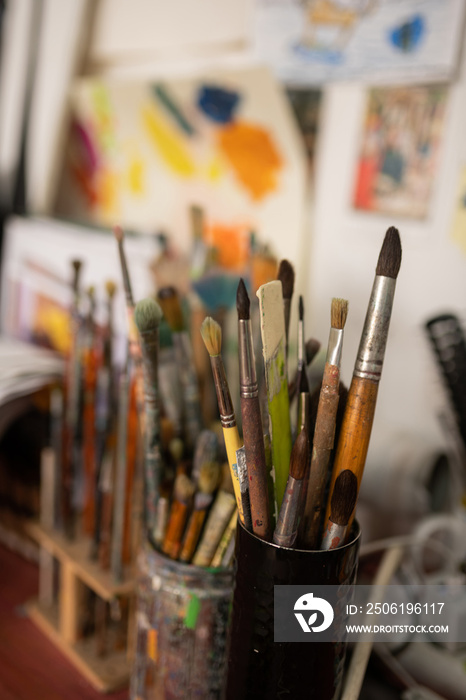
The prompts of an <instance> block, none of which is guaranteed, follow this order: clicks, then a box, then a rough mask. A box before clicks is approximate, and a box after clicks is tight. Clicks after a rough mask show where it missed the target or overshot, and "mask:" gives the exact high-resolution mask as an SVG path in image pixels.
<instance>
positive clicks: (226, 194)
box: [57, 68, 305, 250]
mask: <svg viewBox="0 0 466 700" xmlns="http://www.w3.org/2000/svg"><path fill="white" fill-rule="evenodd" d="M72 106H73V129H72V133H71V137H70V142H69V147H68V155H67V159H66V168H65V172H64V176H63V178H62V186H61V191H60V192H59V194H58V204H57V209H58V212H57V213H59V214H60V215H63V216H67V218H72V219H78V220H79V221H81V222H85V223H93V224H98V225H103V226H112V225H114V224H115V223H119V224H121V225H122V226H124V227H128V228H132V229H134V230H141V231H144V232H159V231H164V232H166V233H168V234H169V235H170V236H174V237H175V238H176V239H178V241H180V242H181V244H182V245H183V243H186V242H187V240H188V237H189V231H188V228H189V225H188V214H187V212H188V208H189V205H190V204H192V203H196V204H199V205H200V206H202V207H203V208H204V210H205V212H206V216H207V220H208V224H209V230H210V231H212V232H215V231H218V230H225V231H227V230H232V229H235V230H241V231H243V230H244V229H246V230H247V231H248V232H250V231H252V230H254V231H256V232H257V231H259V232H260V233H261V235H262V232H263V235H264V236H266V237H267V240H270V239H271V241H272V243H273V242H274V241H278V249H279V250H280V247H281V248H284V247H285V246H284V242H283V226H284V225H285V224H286V225H287V227H288V232H287V235H288V237H289V242H290V241H291V243H290V245H293V244H292V241H293V239H296V243H297V239H298V237H299V223H298V219H299V217H300V215H301V204H302V196H303V191H304V182H305V153H304V149H303V147H302V143H301V142H300V139H299V134H298V130H297V127H296V123H295V121H294V119H293V114H292V111H291V109H290V106H289V103H288V101H287V99H286V96H285V94H284V93H283V91H282V89H281V88H280V86H279V85H278V84H277V82H276V81H275V79H274V78H273V77H272V75H271V74H270V72H269V71H268V70H267V69H265V68H248V69H243V70H241V71H229V72H225V71H224V72H223V73H221V74H220V73H219V74H210V75H205V76H199V77H196V78H194V77H191V78H189V79H188V78H183V79H181V78H177V79H174V78H171V79H170V80H154V81H146V82H141V81H139V82H138V81H128V80H125V81H123V80H116V79H107V80H102V79H99V80H97V79H85V80H82V81H80V82H79V83H78V84H77V85H76V86H75V89H74V90H73V95H72ZM280 229H281V230H280ZM212 235H213V234H212Z"/></svg>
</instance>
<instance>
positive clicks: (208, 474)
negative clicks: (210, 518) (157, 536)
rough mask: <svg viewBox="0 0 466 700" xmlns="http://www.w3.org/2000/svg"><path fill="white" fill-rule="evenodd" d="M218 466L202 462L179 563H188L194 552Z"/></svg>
mask: <svg viewBox="0 0 466 700" xmlns="http://www.w3.org/2000/svg"><path fill="white" fill-rule="evenodd" d="M219 472H220V465H219V464H218V462H210V463H209V462H204V464H203V465H202V467H201V469H200V472H199V481H198V485H197V486H198V491H197V493H196V495H195V496H194V509H193V512H192V513H191V516H190V518H189V522H188V525H187V527H186V532H185V534H184V538H183V545H182V547H181V552H180V561H184V562H190V561H191V559H192V557H193V555H194V552H195V550H196V547H197V544H198V542H199V538H200V536H201V532H202V528H203V525H204V522H205V519H206V516H207V512H208V510H209V508H210V506H211V504H212V501H213V500H214V492H215V490H216V488H217V486H218V479H219Z"/></svg>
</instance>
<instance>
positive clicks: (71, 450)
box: [62, 260, 82, 537]
mask: <svg viewBox="0 0 466 700" xmlns="http://www.w3.org/2000/svg"><path fill="white" fill-rule="evenodd" d="M72 267H73V280H72V292H73V301H72V304H71V310H70V317H71V348H70V354H69V358H68V373H67V387H66V389H67V391H66V394H67V400H66V412H65V439H64V441H63V443H64V444H63V480H62V487H63V525H64V529H65V534H66V535H67V537H74V535H75V520H74V515H75V514H74V504H73V486H74V481H75V478H76V472H77V466H78V465H77V464H76V461H77V460H76V455H77V449H78V445H77V441H78V437H79V436H78V433H79V422H80V418H79V408H80V384H81V358H80V338H79V335H80V315H79V299H80V291H79V281H80V276H81V269H82V262H81V260H73V261H72Z"/></svg>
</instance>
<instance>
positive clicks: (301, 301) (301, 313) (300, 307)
mask: <svg viewBox="0 0 466 700" xmlns="http://www.w3.org/2000/svg"><path fill="white" fill-rule="evenodd" d="M298 312H299V320H300V321H304V299H303V297H302V295H300V297H299V303H298Z"/></svg>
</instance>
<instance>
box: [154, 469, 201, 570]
mask: <svg viewBox="0 0 466 700" xmlns="http://www.w3.org/2000/svg"><path fill="white" fill-rule="evenodd" d="M195 490H196V487H195V485H194V483H193V482H192V481H191V479H190V478H189V477H188V476H186V474H178V476H177V477H176V479H175V485H174V488H173V503H172V507H171V509H170V517H169V519H168V526H167V531H166V533H165V538H164V541H163V545H162V551H163V552H164V554H167V555H168V556H169V557H171V558H172V559H178V555H179V553H180V549H181V540H182V537H183V532H184V529H185V525H186V521H187V519H188V515H189V510H190V508H191V503H192V499H193V495H194V491H195Z"/></svg>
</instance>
